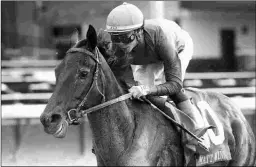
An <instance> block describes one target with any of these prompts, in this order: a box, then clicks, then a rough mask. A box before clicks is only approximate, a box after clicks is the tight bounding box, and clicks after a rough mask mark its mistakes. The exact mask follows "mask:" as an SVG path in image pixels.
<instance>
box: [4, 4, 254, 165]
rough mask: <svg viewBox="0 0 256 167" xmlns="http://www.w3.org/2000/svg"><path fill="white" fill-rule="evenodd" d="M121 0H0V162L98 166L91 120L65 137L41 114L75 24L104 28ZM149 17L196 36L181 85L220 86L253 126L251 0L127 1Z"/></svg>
mask: <svg viewBox="0 0 256 167" xmlns="http://www.w3.org/2000/svg"><path fill="white" fill-rule="evenodd" d="M122 3H123V1H96V2H94V1H1V115H2V119H1V144H2V145H1V151H2V154H1V155H2V156H1V159H2V160H1V162H2V165H15V166H19V165H32V166H35V165H36V166H37V165H40V166H42V165H63V166H64V165H76V166H77V165H88V166H92V165H96V161H95V157H94V155H93V154H92V153H91V148H92V145H91V132H90V129H89V127H88V121H87V119H86V118H85V120H84V123H83V124H82V125H79V126H72V127H70V129H69V130H68V133H67V136H66V138H64V139H56V138H54V137H53V136H50V135H47V134H46V133H45V132H44V131H43V127H42V125H41V124H40V121H39V116H40V114H41V113H42V112H43V109H44V107H45V105H46V103H47V100H48V99H49V97H50V96H51V93H52V92H53V90H54V87H55V77H54V68H55V66H56V65H57V64H58V63H59V62H60V61H61V60H62V59H63V57H64V55H65V52H66V51H67V49H69V48H70V46H71V41H70V35H71V33H72V32H73V30H74V29H75V28H76V29H78V30H79V31H80V36H81V37H85V34H86V32H87V28H88V25H89V24H92V25H93V26H94V27H95V28H96V30H99V29H100V28H105V22H106V18H107V15H108V13H109V12H110V11H111V10H112V9H113V8H114V7H116V6H117V5H120V4H122ZM130 3H132V4H134V5H137V6H138V7H139V8H140V9H141V10H142V12H143V13H144V16H145V18H146V19H148V18H156V17H163V18H167V19H171V20H173V21H175V22H176V23H178V24H179V25H180V26H181V27H182V28H183V29H185V30H186V31H188V32H189V34H190V35H191V37H192V39H193V41H194V57H193V59H192V60H191V62H190V65H189V67H188V70H187V74H186V77H185V81H184V86H185V87H188V86H192V87H197V88H201V89H205V90H213V91H218V92H222V93H224V94H225V95H227V96H229V97H231V98H232V100H234V101H235V102H236V103H237V104H238V105H239V106H240V107H241V109H242V111H243V114H244V115H245V117H246V119H247V120H248V121H249V123H250V125H251V126H252V127H253V130H254V133H256V128H255V127H256V115H255V10H256V9H255V1H217V2H213V1H209V2H208V1H205V2H204V1H131V2H130Z"/></svg>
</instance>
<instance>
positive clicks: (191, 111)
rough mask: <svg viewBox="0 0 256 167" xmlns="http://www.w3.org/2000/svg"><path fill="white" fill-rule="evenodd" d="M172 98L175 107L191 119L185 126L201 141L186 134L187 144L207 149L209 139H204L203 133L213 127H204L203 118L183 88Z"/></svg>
mask: <svg viewBox="0 0 256 167" xmlns="http://www.w3.org/2000/svg"><path fill="white" fill-rule="evenodd" d="M173 98H174V99H173V101H174V103H175V104H176V106H177V108H178V109H179V110H181V111H182V112H183V113H185V114H186V115H187V116H188V117H190V119H191V120H192V124H188V125H187V126H190V127H187V128H189V129H190V131H191V132H192V133H193V134H194V135H196V136H197V137H198V138H200V139H201V142H198V141H197V140H196V139H195V138H193V137H192V136H189V135H187V138H188V145H192V146H193V145H195V146H196V147H198V146H199V149H203V150H205V151H208V149H209V147H210V143H209V139H208V141H206V140H204V134H205V133H206V131H207V130H208V129H210V128H214V127H213V126H208V127H205V125H204V120H203V118H202V116H201V114H200V111H199V110H198V109H197V107H196V106H195V105H194V104H192V101H191V100H190V98H189V96H188V95H187V94H186V93H185V89H181V91H180V92H179V93H177V94H176V95H174V96H173ZM184 124H186V123H184ZM206 137H207V136H206Z"/></svg>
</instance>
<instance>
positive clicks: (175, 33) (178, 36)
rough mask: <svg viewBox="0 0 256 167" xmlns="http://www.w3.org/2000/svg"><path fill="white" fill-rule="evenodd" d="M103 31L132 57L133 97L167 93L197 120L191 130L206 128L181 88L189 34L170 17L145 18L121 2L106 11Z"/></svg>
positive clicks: (189, 47) (189, 48)
mask: <svg viewBox="0 0 256 167" xmlns="http://www.w3.org/2000/svg"><path fill="white" fill-rule="evenodd" d="M106 31H107V32H108V33H109V34H110V36H111V41H112V43H113V44H115V45H117V46H118V47H119V48H120V49H122V50H123V51H124V52H125V54H127V55H129V57H131V58H132V62H131V66H132V70H133V76H134V79H135V80H136V81H137V82H138V83H139V85H138V86H132V87H131V88H130V89H129V92H131V93H132V96H133V98H140V97H141V96H145V95H154V96H169V97H170V98H171V99H172V100H173V101H174V103H175V104H176V106H177V107H178V108H179V109H180V110H181V111H183V112H185V113H186V114H187V115H189V116H190V117H191V118H192V119H193V120H194V121H195V122H196V125H197V127H196V128H195V129H194V131H193V133H195V134H196V133H197V134H198V132H201V131H206V129H207V128H206V127H204V125H203V121H202V117H201V116H200V114H199V113H200V112H199V111H198V109H197V108H196V107H195V106H194V105H193V104H192V103H191V101H190V98H189V97H188V95H187V94H186V92H185V91H184V89H183V88H182V85H183V80H184V75H185V71H186V68H187V66H188V63H189V61H190V59H191V58H192V54H193V42H192V39H191V37H190V36H189V34H188V33H187V32H186V31H184V30H182V29H181V27H180V26H179V25H177V24H176V23H175V22H173V21H170V20H166V19H150V20H144V17H143V14H142V12H141V11H140V9H139V8H137V7H136V6H135V5H132V4H129V3H123V4H122V5H120V6H117V7H116V8H114V9H113V10H112V11H111V12H110V13H109V15H108V17H107V22H106ZM200 119H201V120H200ZM193 142H194V141H193ZM191 143H192V140H191ZM204 147H206V146H204Z"/></svg>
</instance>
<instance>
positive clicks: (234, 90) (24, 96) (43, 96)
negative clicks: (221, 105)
mask: <svg viewBox="0 0 256 167" xmlns="http://www.w3.org/2000/svg"><path fill="white" fill-rule="evenodd" d="M201 90H207V91H213V92H220V93H223V94H226V95H230V94H255V87H231V88H204V89H201ZM51 95H52V93H13V94H3V95H2V101H7V100H13V101H15V100H16V101H17V100H47V99H49V98H50V97H51Z"/></svg>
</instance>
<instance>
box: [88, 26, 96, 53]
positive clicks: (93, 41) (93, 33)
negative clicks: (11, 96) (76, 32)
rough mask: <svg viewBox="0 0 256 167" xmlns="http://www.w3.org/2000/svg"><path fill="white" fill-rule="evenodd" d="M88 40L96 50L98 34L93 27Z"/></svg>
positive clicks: (89, 29)
mask: <svg viewBox="0 0 256 167" xmlns="http://www.w3.org/2000/svg"><path fill="white" fill-rule="evenodd" d="M86 38H87V40H88V42H89V44H90V46H91V48H92V49H94V48H95V47H96V46H97V33H96V30H95V29H94V27H93V26H92V25H89V28H88V31H87V34H86Z"/></svg>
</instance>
